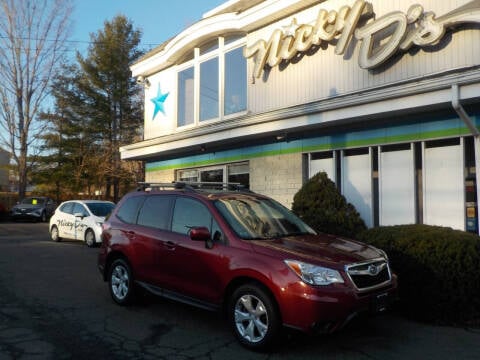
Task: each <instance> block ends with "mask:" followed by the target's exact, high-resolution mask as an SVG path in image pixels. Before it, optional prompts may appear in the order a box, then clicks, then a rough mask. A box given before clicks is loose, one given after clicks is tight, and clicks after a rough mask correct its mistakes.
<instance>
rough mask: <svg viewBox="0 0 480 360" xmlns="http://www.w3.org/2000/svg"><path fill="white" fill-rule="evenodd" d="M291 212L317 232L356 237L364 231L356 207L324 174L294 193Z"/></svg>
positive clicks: (364, 227) (319, 174)
mask: <svg viewBox="0 0 480 360" xmlns="http://www.w3.org/2000/svg"><path fill="white" fill-rule="evenodd" d="M292 211H293V212H294V213H295V214H296V215H297V216H299V217H301V218H302V219H303V220H304V221H305V222H306V223H307V224H308V225H310V226H311V227H312V228H313V229H315V230H316V231H319V232H324V233H329V234H336V235H341V236H348V237H356V236H357V235H358V234H359V233H360V232H362V231H364V230H365V229H366V226H365V223H364V221H363V220H362V218H361V217H360V214H359V213H358V212H357V210H356V209H355V207H354V206H353V205H352V204H350V203H348V202H347V201H346V199H345V197H344V196H342V195H341V194H340V192H339V191H338V189H337V188H336V186H335V184H334V183H333V182H332V181H331V180H330V179H329V178H328V176H327V174H326V173H324V172H320V173H318V174H316V175H315V176H313V177H312V178H311V179H310V180H309V181H308V182H307V183H306V184H305V185H303V187H302V188H301V189H300V190H299V191H298V192H297V193H296V194H295V196H294V198H293V205H292Z"/></svg>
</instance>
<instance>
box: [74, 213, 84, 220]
mask: <svg viewBox="0 0 480 360" xmlns="http://www.w3.org/2000/svg"><path fill="white" fill-rule="evenodd" d="M73 216H75V217H76V218H80V219H82V220H83V218H84V217H85V215H84V214H82V213H75V214H73Z"/></svg>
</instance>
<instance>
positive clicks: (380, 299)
mask: <svg viewBox="0 0 480 360" xmlns="http://www.w3.org/2000/svg"><path fill="white" fill-rule="evenodd" d="M388 300H389V297H388V293H381V294H377V295H375V296H374V297H373V298H372V301H371V304H370V310H371V311H372V312H373V313H375V314H378V313H383V312H385V311H387V308H388V303H389V301H388Z"/></svg>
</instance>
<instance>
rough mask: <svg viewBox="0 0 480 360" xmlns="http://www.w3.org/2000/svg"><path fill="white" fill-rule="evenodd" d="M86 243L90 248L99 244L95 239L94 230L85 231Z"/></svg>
mask: <svg viewBox="0 0 480 360" xmlns="http://www.w3.org/2000/svg"><path fill="white" fill-rule="evenodd" d="M85 243H86V244H87V246H88V247H95V245H96V244H97V243H96V239H95V233H94V232H93V230H92V229H87V231H85Z"/></svg>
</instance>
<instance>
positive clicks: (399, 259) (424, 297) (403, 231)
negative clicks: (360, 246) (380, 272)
mask: <svg viewBox="0 0 480 360" xmlns="http://www.w3.org/2000/svg"><path fill="white" fill-rule="evenodd" d="M360 240H362V241H364V242H367V243H369V244H372V245H374V246H376V247H378V248H380V249H383V250H385V252H386V253H387V254H388V256H389V258H390V263H391V267H392V269H393V271H394V272H396V273H397V275H398V278H399V300H400V301H399V308H400V310H401V311H402V312H403V313H405V314H406V315H408V316H409V317H412V318H415V319H417V320H423V321H428V322H434V323H441V324H450V325H480V237H478V236H476V235H474V234H470V233H467V232H463V231H458V230H453V229H451V228H445V227H439V226H428V225H399V226H388V227H379V228H374V229H369V230H367V231H366V232H364V233H363V234H362V235H361V237H360Z"/></svg>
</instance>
